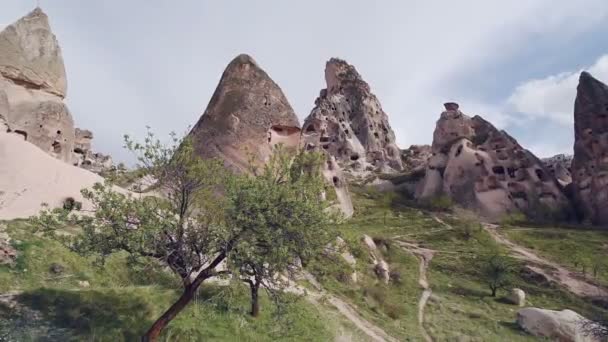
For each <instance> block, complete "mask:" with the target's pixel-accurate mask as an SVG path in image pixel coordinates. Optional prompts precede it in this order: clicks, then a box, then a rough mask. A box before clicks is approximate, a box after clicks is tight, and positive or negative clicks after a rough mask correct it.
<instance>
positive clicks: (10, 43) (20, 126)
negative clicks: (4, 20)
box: [0, 8, 74, 162]
mask: <svg viewBox="0 0 608 342" xmlns="http://www.w3.org/2000/svg"><path fill="white" fill-rule="evenodd" d="M66 91H67V82H66V75H65V68H64V64H63V58H62V56H61V49H60V47H59V44H58V43H57V40H56V38H55V35H54V34H53V33H52V31H51V28H50V26H49V21H48V17H47V16H46V14H44V12H42V10H41V9H40V8H36V9H35V10H34V11H32V12H31V13H29V14H28V15H26V16H25V17H23V18H21V19H19V20H18V21H17V22H15V23H14V24H12V25H9V26H8V27H6V28H5V29H4V30H3V31H2V32H0V116H2V117H4V121H5V125H8V129H9V130H10V131H12V132H15V133H18V134H21V135H22V136H23V138H24V139H25V140H27V141H29V142H31V143H32V144H34V145H36V146H38V147H39V148H41V149H42V150H43V151H45V152H47V153H49V154H51V155H53V156H55V157H56V158H58V159H61V160H63V161H66V162H70V160H71V158H72V150H73V147H74V122H73V119H72V115H71V114H70V111H69V110H68V108H67V106H66V105H65V104H64V103H63V99H64V97H65V96H66V94H67V92H66ZM3 130H4V129H3Z"/></svg>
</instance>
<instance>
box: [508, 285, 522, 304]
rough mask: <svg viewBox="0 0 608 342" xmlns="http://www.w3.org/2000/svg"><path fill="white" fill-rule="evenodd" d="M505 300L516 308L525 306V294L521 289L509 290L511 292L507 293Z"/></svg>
mask: <svg viewBox="0 0 608 342" xmlns="http://www.w3.org/2000/svg"><path fill="white" fill-rule="evenodd" d="M507 299H508V300H509V302H511V303H513V304H515V305H517V306H525V305H526V293H525V292H524V291H523V290H522V289H517V288H515V289H511V292H510V293H509V296H508V297H507Z"/></svg>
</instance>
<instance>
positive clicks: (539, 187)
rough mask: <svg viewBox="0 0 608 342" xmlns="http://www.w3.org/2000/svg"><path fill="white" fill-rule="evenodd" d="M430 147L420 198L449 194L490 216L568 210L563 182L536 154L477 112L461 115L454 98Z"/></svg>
mask: <svg viewBox="0 0 608 342" xmlns="http://www.w3.org/2000/svg"><path fill="white" fill-rule="evenodd" d="M432 152H433V156H432V157H431V158H430V159H429V161H428V165H427V169H426V175H425V178H424V180H423V181H422V182H421V183H420V184H419V186H418V189H417V193H416V197H417V198H419V199H428V198H433V197H436V196H440V195H447V196H449V197H450V198H452V199H453V200H454V201H455V202H456V203H458V204H459V205H461V206H463V207H465V208H469V209H472V210H475V211H477V212H479V213H480V214H481V215H483V216H486V217H487V218H490V219H500V218H501V217H503V216H504V215H505V214H508V213H511V212H514V211H521V212H524V213H526V214H530V215H541V214H542V215H560V214H565V213H568V212H569V202H568V200H567V198H566V196H565V195H564V194H563V191H562V188H561V186H560V185H559V184H558V182H557V181H556V179H555V177H554V176H553V175H551V173H550V172H549V171H548V170H547V169H546V168H545V167H544V166H543V164H542V162H541V161H540V160H539V159H538V158H536V157H535V156H534V155H533V154H532V153H531V152H530V151H528V150H526V149H524V148H523V147H522V146H520V145H519V144H518V143H517V141H516V140H515V139H513V138H512V137H511V136H509V135H508V134H507V133H506V132H504V131H499V130H497V129H496V128H495V127H494V126H492V124H490V123H489V122H487V121H485V120H484V119H482V118H481V117H480V116H474V117H472V118H471V117H469V116H467V115H465V114H463V113H462V112H461V111H460V110H459V107H458V105H457V104H456V103H446V104H445V111H444V112H443V113H442V114H441V118H440V119H439V120H438V121H437V127H436V129H435V132H434V134H433V145H432Z"/></svg>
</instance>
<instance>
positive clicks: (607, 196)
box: [572, 72, 608, 226]
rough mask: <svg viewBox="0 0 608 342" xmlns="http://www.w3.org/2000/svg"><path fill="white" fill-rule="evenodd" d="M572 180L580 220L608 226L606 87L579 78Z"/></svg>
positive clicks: (588, 77) (587, 76) (585, 75)
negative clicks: (581, 218)
mask: <svg viewBox="0 0 608 342" xmlns="http://www.w3.org/2000/svg"><path fill="white" fill-rule="evenodd" d="M572 180H573V184H574V193H575V200H576V204H577V208H578V209H579V210H580V211H581V214H582V216H583V218H585V219H587V220H589V221H591V222H593V223H595V224H599V225H604V226H605V225H607V224H608V86H606V85H605V84H604V83H602V82H600V81H598V80H597V79H595V78H593V76H591V74H589V73H588V72H583V73H581V75H580V78H579V83H578V87H577V94H576V101H575V103H574V160H573V161H572Z"/></svg>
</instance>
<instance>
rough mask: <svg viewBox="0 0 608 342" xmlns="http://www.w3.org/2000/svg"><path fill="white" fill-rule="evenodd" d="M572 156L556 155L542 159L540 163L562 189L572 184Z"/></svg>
mask: <svg viewBox="0 0 608 342" xmlns="http://www.w3.org/2000/svg"><path fill="white" fill-rule="evenodd" d="M572 159H573V156H572V155H565V154H557V155H555V156H553V157H549V158H543V159H542V162H543V164H544V165H545V167H546V168H547V170H549V172H551V174H552V175H553V176H555V178H556V179H557V181H558V182H559V183H560V184H561V185H562V186H564V187H566V186H568V185H569V184H570V183H572V173H571V171H572Z"/></svg>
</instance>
